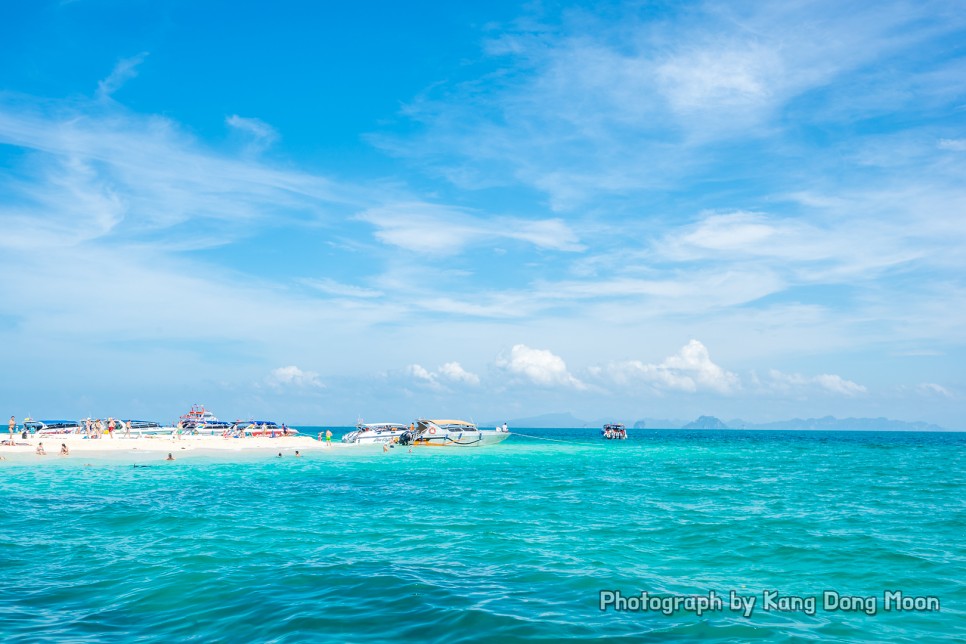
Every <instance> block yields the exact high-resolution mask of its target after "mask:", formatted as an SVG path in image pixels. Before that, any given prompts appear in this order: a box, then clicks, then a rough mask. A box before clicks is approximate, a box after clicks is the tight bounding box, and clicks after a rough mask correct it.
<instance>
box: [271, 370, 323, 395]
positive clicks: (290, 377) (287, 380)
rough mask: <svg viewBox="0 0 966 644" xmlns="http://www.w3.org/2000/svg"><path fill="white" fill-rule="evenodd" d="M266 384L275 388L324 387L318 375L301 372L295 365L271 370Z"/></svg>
mask: <svg viewBox="0 0 966 644" xmlns="http://www.w3.org/2000/svg"><path fill="white" fill-rule="evenodd" d="M267 382H268V384H269V385H271V386H273V387H277V388H282V387H285V388H290V387H295V388H300V389H304V388H309V389H320V388H322V387H324V386H325V385H323V384H322V381H321V380H319V374H317V373H315V372H314V371H303V370H302V369H299V368H298V367H296V366H295V365H290V366H288V367H279V368H277V369H273V370H272V372H271V373H270V374H269V375H268V378H267Z"/></svg>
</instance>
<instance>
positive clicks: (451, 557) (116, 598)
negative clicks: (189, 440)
mask: <svg viewBox="0 0 966 644" xmlns="http://www.w3.org/2000/svg"><path fill="white" fill-rule="evenodd" d="M305 431H307V433H309V434H310V435H314V434H315V431H317V430H313V429H312V428H308V429H306V430H305ZM520 431H521V432H523V433H526V434H529V435H531V436H534V437H536V438H529V437H522V436H513V437H511V438H510V439H509V440H508V441H506V442H505V443H503V444H502V445H499V446H495V447H489V448H481V449H466V450H456V449H453V450H432V449H422V450H420V449H418V448H417V449H416V450H414V451H413V453H409V452H408V451H406V450H404V449H400V448H396V449H393V450H391V451H390V452H389V453H385V454H384V453H382V452H381V451H380V450H371V449H369V450H366V449H363V450H358V449H357V450H339V449H333V450H330V451H327V452H324V453H310V454H308V455H306V456H305V457H304V458H299V459H296V458H292V457H289V456H286V457H284V458H281V459H278V458H273V457H271V456H268V455H264V454H258V455H253V454H234V455H233V456H231V457H230V460H225V459H224V458H214V457H212V456H186V457H182V458H179V459H178V460H177V461H174V462H171V463H166V462H161V461H155V458H154V456H151V457H147V456H145V455H141V456H139V457H138V458H139V460H138V461H136V462H134V461H131V462H125V461H123V460H122V461H118V460H117V459H116V458H114V459H112V460H108V459H101V460H98V459H95V458H91V457H87V456H78V457H77V458H75V457H74V456H71V457H69V458H66V459H58V458H47V459H46V460H43V461H39V460H37V461H29V460H28V461H25V462H10V461H7V462H2V463H0V494H2V502H0V641H3V642H43V641H51V642H67V641H69V642H101V641H138V642H170V641H199V642H215V641H221V642H238V641H260V642H315V641H353V642H389V641H404V640H412V641H439V642H460V641H481V640H498V641H522V640H544V641H553V640H560V639H571V640H591V639H610V638H621V637H623V638H628V639H629V640H633V641H665V640H671V641H722V642H731V641H747V640H758V639H762V640H773V641H789V640H799V639H801V640H809V639H815V640H822V641H843V642H844V641H909V642H912V641H915V642H922V641H943V640H956V639H958V640H960V641H962V640H963V639H966V618H964V617H966V545H964V544H966V541H964V537H966V500H964V499H966V495H964V490H966V457H964V448H966V434H963V433H928V434H927V433H898V432H895V433H893V432H882V433H879V432H755V431H721V432H718V431H690V432H689V431H683V430H675V431H670V430H669V431H660V430H657V431H655V430H632V431H631V432H630V439H629V440H627V441H604V440H602V439H600V438H599V436H598V433H597V431H596V430H591V429H582V430H520ZM38 458H39V457H38ZM132 458H133V457H132ZM148 459H150V460H148ZM85 463H89V464H90V466H89V467H85V466H84V464H85ZM135 464H138V465H141V466H144V467H141V466H139V467H134V465H135ZM601 591H618V592H620V593H621V596H622V597H623V598H624V599H627V598H628V597H636V598H638V599H639V598H640V596H641V593H642V592H647V593H648V594H649V595H648V596H649V597H654V596H656V597H657V598H658V599H657V600H656V601H658V602H662V601H664V602H666V601H668V598H671V599H673V598H674V597H681V598H684V597H685V596H689V595H690V596H704V597H708V596H709V593H711V592H714V593H716V595H717V596H720V597H722V598H723V599H724V606H723V607H722V608H721V609H719V610H709V611H707V612H704V613H703V614H702V615H700V616H699V615H697V614H696V610H694V607H693V606H692V609H691V610H688V609H687V608H686V607H683V606H681V607H679V610H677V611H676V612H673V614H670V615H665V614H662V613H661V612H660V609H659V608H658V609H656V610H654V609H648V610H640V609H639V610H627V611H615V610H613V609H612V607H611V606H609V607H608V609H607V610H603V611H602V610H600V597H601V595H600V593H601ZM732 591H734V592H735V593H737V594H738V595H740V596H743V597H754V598H755V600H756V606H755V608H754V610H753V612H752V613H751V615H750V616H746V615H745V614H743V612H742V611H740V610H731V608H730V604H729V593H731V592H732ZM772 591H776V592H777V594H776V595H773V596H770V597H772V598H774V599H778V598H781V597H785V598H786V599H787V598H789V597H793V596H794V597H800V598H802V599H801V600H800V601H801V602H802V604H803V605H802V606H798V607H792V608H793V609H791V610H779V609H777V608H775V607H774V606H772V607H766V606H763V602H764V601H765V597H764V595H765V594H767V593H770V592H772ZM826 591H829V592H835V593H838V594H839V596H849V597H859V598H862V601H861V602H856V606H860V607H855V606H853V607H852V608H853V609H852V610H842V609H841V608H840V607H839V608H835V609H833V608H828V607H825V606H823V598H824V595H823V593H825V592H826ZM887 591H898V592H901V593H902V594H903V596H904V597H906V598H907V599H908V598H910V597H924V598H925V597H934V598H936V601H938V602H939V610H929V611H927V610H904V611H899V610H895V606H893V607H892V608H893V609H892V610H886V606H885V603H884V593H885V592H887ZM809 597H811V598H813V600H814V601H816V607H815V608H816V609H815V610H813V611H808V610H806V609H807V599H808V598H809ZM869 597H871V598H873V599H874V600H875V602H874V606H872V605H871V604H870V603H869V602H868V599H867V598H869ZM682 601H683V599H682ZM788 601H795V600H791V599H788ZM910 601H911V600H910ZM925 601H926V600H923V602H925ZM870 607H871V609H872V610H869V609H870ZM631 608H633V606H631ZM869 612H872V613H873V614H868V613H869Z"/></svg>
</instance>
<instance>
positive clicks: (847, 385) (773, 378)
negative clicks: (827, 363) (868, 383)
mask: <svg viewBox="0 0 966 644" xmlns="http://www.w3.org/2000/svg"><path fill="white" fill-rule="evenodd" d="M768 376H769V378H770V380H769V381H768V382H767V383H766V387H767V388H769V389H770V390H772V391H776V392H781V393H785V394H805V393H808V392H810V391H815V390H816V389H817V390H820V391H824V392H825V393H831V394H837V395H840V396H848V397H853V396H860V395H863V394H866V393H868V389H867V388H866V387H864V386H863V385H860V384H858V383H856V382H853V381H851V380H846V379H845V378H843V377H842V376H839V375H836V374H827V373H823V374H820V375H817V376H804V375H802V374H799V373H782V372H781V371H778V370H777V369H771V370H769V372H768Z"/></svg>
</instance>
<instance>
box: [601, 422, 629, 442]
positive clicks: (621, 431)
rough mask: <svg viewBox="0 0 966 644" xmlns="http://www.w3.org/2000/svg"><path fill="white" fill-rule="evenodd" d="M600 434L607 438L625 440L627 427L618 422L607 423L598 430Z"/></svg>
mask: <svg viewBox="0 0 966 644" xmlns="http://www.w3.org/2000/svg"><path fill="white" fill-rule="evenodd" d="M600 435H601V436H603V437H604V438H605V439H607V440H621V441H626V440H627V428H626V427H624V425H622V424H620V423H607V424H606V425H604V428H603V429H601V430H600Z"/></svg>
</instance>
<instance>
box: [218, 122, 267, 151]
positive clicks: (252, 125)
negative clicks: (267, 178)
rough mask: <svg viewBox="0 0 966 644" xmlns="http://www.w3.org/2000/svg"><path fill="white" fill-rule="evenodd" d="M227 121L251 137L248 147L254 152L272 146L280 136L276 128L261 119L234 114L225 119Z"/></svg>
mask: <svg viewBox="0 0 966 644" xmlns="http://www.w3.org/2000/svg"><path fill="white" fill-rule="evenodd" d="M225 123H226V124H228V125H229V126H230V127H232V128H233V129H235V130H237V131H239V132H242V133H244V134H246V135H248V136H249V137H250V138H251V142H250V143H249V145H248V149H249V151H250V152H252V153H257V152H261V151H263V150H265V149H266V148H268V147H271V146H272V144H274V143H275V142H276V141H277V140H278V138H279V136H278V132H277V131H276V130H275V128H273V127H272V126H271V125H269V124H268V123H266V122H265V121H262V120H261V119H257V118H251V117H243V116H238V115H237V114H232V115H231V116H229V117H228V118H226V119H225Z"/></svg>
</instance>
